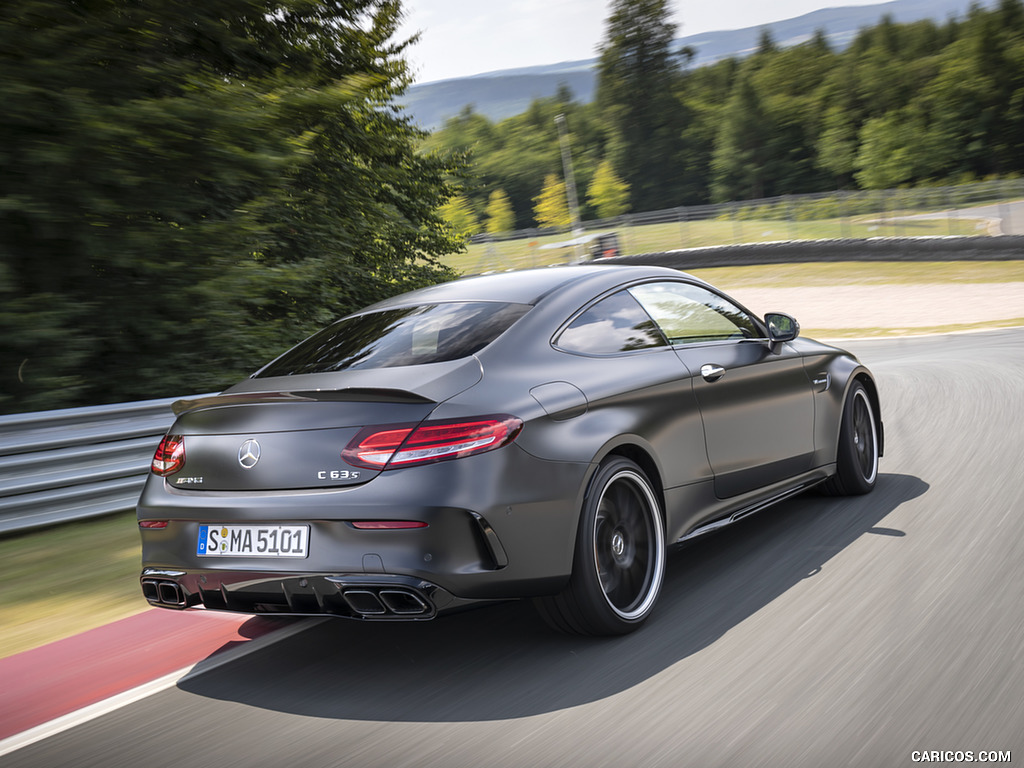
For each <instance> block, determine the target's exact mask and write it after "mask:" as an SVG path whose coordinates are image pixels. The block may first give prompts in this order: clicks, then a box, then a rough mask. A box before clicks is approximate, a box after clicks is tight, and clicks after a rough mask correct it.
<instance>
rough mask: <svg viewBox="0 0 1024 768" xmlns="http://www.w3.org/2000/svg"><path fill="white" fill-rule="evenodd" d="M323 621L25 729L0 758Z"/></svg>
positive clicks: (7, 742) (1, 746)
mask: <svg viewBox="0 0 1024 768" xmlns="http://www.w3.org/2000/svg"><path fill="white" fill-rule="evenodd" d="M323 621H327V619H326V618H312V619H307V620H305V621H299V622H296V623H294V624H292V625H290V626H288V627H284V628H283V629H278V630H275V631H274V632H271V633H269V634H266V635H263V636H262V637H258V638H256V639H255V640H249V641H248V642H246V643H243V644H242V645H239V646H236V647H234V648H231V649H229V650H227V651H224V652H223V653H218V654H217V655H216V656H213V657H211V658H209V659H204V660H203V661H200V662H198V663H197V664H194V665H192V666H191V667H185V668H183V669H179V670H178V671H177V672H171V673H170V674H169V675H164V676H163V677H161V678H158V679H156V680H153V681H152V682H149V683H144V684H142V685H140V686H138V687H136V688H132V689H131V690H130V691H125V692H124V693H119V694H117V695H116V696H111V697H110V698H109V699H104V700H103V701H97V702H96V703H95V704H90V705H89V706H88V707H84V708H82V709H80V710H78V711H77V712H69V713H68V714H66V715H62V716H61V717H58V718H56V719H55V720H51V721H50V722H48V723H43V724H42V725H37V726H36V727H34V728H29V729H28V730H27V731H23V732H21V733H19V734H16V735H14V736H9V737H8V738H6V739H4V740H3V741H0V757H3V756H4V755H7V754H10V753H11V752H14V751H15V750H18V749H21V748H22V747H27V746H28V745H29V744H35V743H36V742H37V741H42V740H43V739H48V738H50V737H51V736H56V735H57V734H58V733H63V732H64V731H66V730H69V729H71V728H74V727H75V726H77V725H82V724H83V723H87V722H89V721H90V720H95V719H96V718H97V717H102V716H103V715H106V714H109V713H111V712H113V711H115V710H118V709H121V708H122V707H127V706H128V705H129V704H134V703H135V702H136V701H141V700H142V699H145V698H147V697H148V696H152V695H153V694H154V693H160V691H165V690H167V689H168V688H173V687H174V686H175V685H177V684H178V683H179V682H181V681H182V680H185V679H191V678H194V677H198V676H199V675H201V674H203V673H204V672H209V671H210V670H213V669H217V668H218V667H222V666H224V665H225V664H230V663H231V662H233V661H237V660H238V659H240V658H242V657H243V656H246V655H248V654H250V653H254V652H255V651H259V650H262V649H263V648H266V647H268V646H271V645H273V644H274V643H276V642H279V641H281V640H285V639H287V638H289V637H291V636H292V635H297V634H298V633H299V632H304V631H305V630H307V629H310V628H312V627H313V626H314V625H316V624H319V623H321V622H323Z"/></svg>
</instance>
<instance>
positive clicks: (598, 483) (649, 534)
mask: <svg viewBox="0 0 1024 768" xmlns="http://www.w3.org/2000/svg"><path fill="white" fill-rule="evenodd" d="M664 574H665V535H664V528H663V523H662V517H661V504H660V502H659V501H658V497H657V494H656V493H655V491H654V489H653V487H652V485H651V482H650V480H649V479H648V478H647V476H646V474H644V471H643V470H642V469H641V468H640V467H639V466H637V465H636V464H635V463H634V462H632V461H630V460H629V459H626V458H623V457H621V456H613V457H611V458H609V459H606V460H605V461H604V462H603V463H602V464H601V466H600V467H599V468H598V470H597V473H596V474H595V476H594V478H593V480H592V481H591V485H590V491H589V492H588V494H587V498H586V500H585V501H584V504H583V512H582V516H581V518H580V525H579V529H578V532H577V537H576V555H575V558H574V562H573V571H572V576H571V577H570V580H569V585H568V586H567V587H566V588H565V590H563V591H562V592H561V593H560V594H559V595H556V596H554V597H547V598H540V599H539V600H537V601H536V603H537V606H538V609H539V610H540V613H541V615H542V616H543V617H544V618H545V620H547V622H548V623H549V624H551V625H552V626H554V627H555V628H556V629H560V630H562V631H564V632H572V633H576V634H584V635H621V634H625V633H627V632H632V631H633V630H635V629H637V628H638V627H639V626H640V625H641V624H643V622H644V621H645V620H646V619H647V617H648V616H650V614H651V612H652V610H653V608H654V604H655V603H656V602H657V599H658V594H659V593H660V591H661V584H662V581H663V579H664Z"/></svg>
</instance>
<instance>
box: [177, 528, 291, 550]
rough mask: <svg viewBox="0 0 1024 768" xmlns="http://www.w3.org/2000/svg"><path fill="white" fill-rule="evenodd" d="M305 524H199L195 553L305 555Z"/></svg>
mask: <svg viewBox="0 0 1024 768" xmlns="http://www.w3.org/2000/svg"><path fill="white" fill-rule="evenodd" d="M308 553H309V526H308V525H200V526H199V541H198V543H197V546H196V554H197V555H201V556H207V557H209V556H215V557H306V555H307V554H308Z"/></svg>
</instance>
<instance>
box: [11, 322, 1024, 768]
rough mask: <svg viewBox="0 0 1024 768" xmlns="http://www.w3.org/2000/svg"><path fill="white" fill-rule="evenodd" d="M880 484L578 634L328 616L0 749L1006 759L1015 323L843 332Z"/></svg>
mask: <svg viewBox="0 0 1024 768" xmlns="http://www.w3.org/2000/svg"><path fill="white" fill-rule="evenodd" d="M847 347H848V348H849V349H851V350H852V351H854V352H855V353H856V354H858V355H859V356H860V357H861V359H862V360H863V361H864V362H865V363H866V364H867V365H869V366H870V367H871V368H872V369H873V370H874V372H875V373H876V375H877V377H878V379H879V385H880V390H881V396H882V403H883V413H884V417H885V422H886V438H887V444H886V456H885V458H884V459H883V460H882V465H881V472H882V474H881V476H880V478H879V483H878V487H877V488H876V490H875V492H874V493H872V494H870V495H868V496H863V497H856V498H846V499H830V498H825V497H821V496H815V495H806V496H802V497H799V498H796V499H794V500H791V501H789V502H787V503H784V504H782V505H780V506H777V507H775V508H773V509H772V510H770V511H767V512H765V513H763V514H761V515H759V516H756V517H754V518H752V519H750V520H748V521H744V522H743V523H741V524H738V525H736V526H732V527H731V528H729V529H726V530H725V531H723V532H721V533H717V534H713V535H712V536H710V537H706V538H704V539H699V540H697V541H696V542H694V543H693V544H691V545H690V546H688V547H686V548H684V549H681V550H679V551H676V552H674V553H673V554H672V556H671V557H670V562H669V572H668V578H667V582H666V585H665V589H664V591H663V593H662V597H661V601H660V603H659V606H658V611H657V613H656V615H655V616H654V618H653V619H652V620H651V621H650V622H649V623H648V624H647V625H646V626H645V627H644V628H643V629H642V630H641V631H640V632H637V633H635V634H633V635H630V636H627V637H623V638H617V639H603V640H592V639H583V638H575V637H565V636H559V635H556V634H553V633H551V632H550V631H549V630H547V629H546V628H545V627H544V626H543V625H542V624H541V622H540V620H539V619H537V618H536V617H535V615H534V614H533V611H532V609H531V607H530V606H529V605H527V604H517V603H511V604H505V605H501V606H496V607H491V608H486V609H481V610H477V611H472V612H467V613H464V614H460V615H457V616H452V617H449V618H446V619H443V620H440V621H436V622H430V623H424V624H378V625H363V624H357V623H350V622H345V621H340V620H338V621H325V622H320V623H317V624H315V625H312V626H310V628H308V629H307V630H305V631H303V632H300V633H298V634H294V635H292V636H290V637H287V638H286V639H284V640H281V641H280V642H277V643H274V644H273V645H269V646H267V647H263V648H261V649H259V650H257V651H255V652H253V653H250V654H248V655H246V656H244V657H243V658H240V659H238V660H236V661H234V662H232V663H229V664H225V665H222V666H220V667H218V668H216V669H213V670H211V671H209V672H206V673H204V674H201V675H197V676H193V677H190V678H187V679H185V680H183V681H182V682H179V683H178V684H177V685H176V686H174V687H172V688H170V689H168V690H165V691H163V692H161V693H157V694H155V695H153V696H150V697H148V698H145V699H143V700H141V701H138V702H135V703H134V704H131V705H130V706H126V707H124V708H121V709H119V710H117V711H115V712H111V713H109V714H107V715H104V716H103V717H100V718H97V719H94V720H92V721H90V722H87V723H85V724H83V725H80V726H78V727H75V728H72V729H70V730H67V731H65V732H63V733H59V734H57V735H55V736H53V737H51V738H48V739H45V740H43V741H40V742H37V743H35V744H32V745H30V746H27V747H25V748H23V749H20V750H18V751H16V752H13V753H11V754H8V755H6V756H4V757H3V758H2V760H0V762H2V764H3V765H4V766H5V768H21V767H23V766H48V767H50V766H63V765H67V766H76V767H77V768H87V767H88V766H103V767H104V768H109V767H110V766H145V768H161V767H162V766H168V767H170V766H174V767H175V768H185V767H188V766H216V767H217V768H232V767H234V766H245V767H246V768H254V767H256V766H289V765H294V766H302V767H303V768H316V767H317V766H358V767H359V768H376V767H378V766H379V767H380V768H384V767H385V766H386V767H387V768H401V767H403V766H408V767H409V768H413V767H415V768H434V767H436V768H463V767H465V768H470V767H473V768H476V767H477V766H508V767H510V768H511V767H518V766H524V767H525V766H529V767H531V768H533V767H538V768H539V767H542V766H552V767H554V766H615V767H616V768H628V767H632V766H644V767H645V768H651V767H654V766H666V767H668V766H672V767H673V768H675V767H676V766H693V767H695V768H702V767H704V766H708V767H711V766H723V767H724V766H730V767H736V766H771V767H775V766H778V767H779V768H794V767H800V766H807V767H808V768H811V767H813V768H818V767H820V766H865V767H868V768H877V767H880V766H899V765H911V764H913V763H912V755H913V753H914V752H915V751H920V750H925V751H931V750H961V751H972V752H973V753H975V754H978V753H979V752H981V751H983V750H984V751H988V750H995V751H1001V752H1010V753H1012V754H1013V756H1014V757H1015V758H1016V761H1017V762H1019V761H1020V760H1022V759H1024V696H1022V691H1024V490H1022V489H1024V472H1022V469H1021V456H1022V455H1024V429H1022V427H1021V425H1022V424H1024V329H1016V330H1007V331H989V332H985V333H977V334H963V335H952V336H940V337H924V338H916V339H912V338H911V339H900V340H886V341H871V342H854V343H850V344H848V345H847Z"/></svg>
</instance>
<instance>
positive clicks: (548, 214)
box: [533, 173, 572, 229]
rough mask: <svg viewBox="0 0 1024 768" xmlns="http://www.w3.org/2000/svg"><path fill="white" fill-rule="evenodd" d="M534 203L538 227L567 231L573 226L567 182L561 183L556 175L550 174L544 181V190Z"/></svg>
mask: <svg viewBox="0 0 1024 768" xmlns="http://www.w3.org/2000/svg"><path fill="white" fill-rule="evenodd" d="M533 202H534V209H533V211H534V218H535V219H536V221H537V226H538V227H557V228H559V229H565V228H567V227H571V226H572V217H571V216H570V215H569V203H568V202H567V201H566V197H565V182H564V181H559V180H558V177H557V176H555V174H553V173H550V174H548V176H547V177H546V178H545V179H544V188H543V189H542V190H541V191H540V194H539V195H537V197H535V198H534V199H533Z"/></svg>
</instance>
